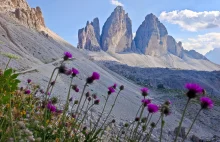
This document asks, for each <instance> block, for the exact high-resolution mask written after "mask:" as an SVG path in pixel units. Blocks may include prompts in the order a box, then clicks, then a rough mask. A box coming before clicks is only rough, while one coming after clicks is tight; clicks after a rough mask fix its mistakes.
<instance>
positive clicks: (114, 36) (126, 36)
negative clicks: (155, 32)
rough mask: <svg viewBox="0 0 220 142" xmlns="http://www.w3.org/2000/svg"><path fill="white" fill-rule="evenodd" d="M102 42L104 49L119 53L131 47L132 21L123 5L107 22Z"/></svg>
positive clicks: (103, 30) (116, 9) (117, 8)
mask: <svg viewBox="0 0 220 142" xmlns="http://www.w3.org/2000/svg"><path fill="white" fill-rule="evenodd" d="M100 43H101V44H100V45H101V47H102V50H104V51H110V52H116V53H119V52H123V51H126V50H129V49H131V43H132V23H131V19H130V18H129V17H128V14H126V13H125V11H124V10H123V8H122V7H121V6H118V7H116V8H115V10H114V12H113V13H112V14H111V16H110V17H109V18H108V19H107V21H106V22H105V24H104V26H103V29H102V35H101V40H100Z"/></svg>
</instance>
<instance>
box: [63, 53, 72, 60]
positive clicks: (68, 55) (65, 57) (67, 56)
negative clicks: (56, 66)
mask: <svg viewBox="0 0 220 142" xmlns="http://www.w3.org/2000/svg"><path fill="white" fill-rule="evenodd" d="M72 57H73V56H72V54H71V53H70V52H64V57H63V59H64V60H68V59H70V58H72Z"/></svg>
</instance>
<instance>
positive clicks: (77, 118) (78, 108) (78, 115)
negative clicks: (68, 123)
mask: <svg viewBox="0 0 220 142" xmlns="http://www.w3.org/2000/svg"><path fill="white" fill-rule="evenodd" d="M86 86H87V83H86V84H85V85H84V87H83V91H82V94H81V97H80V99H79V103H78V106H77V108H76V113H78V110H79V107H80V103H81V101H82V98H83V94H84V92H85V89H86ZM78 117H79V115H78V116H77V119H78ZM77 119H76V120H77Z"/></svg>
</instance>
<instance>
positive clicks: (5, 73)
mask: <svg viewBox="0 0 220 142" xmlns="http://www.w3.org/2000/svg"><path fill="white" fill-rule="evenodd" d="M12 72H13V70H12V69H7V70H6V71H5V72H4V77H9V76H11V74H12Z"/></svg>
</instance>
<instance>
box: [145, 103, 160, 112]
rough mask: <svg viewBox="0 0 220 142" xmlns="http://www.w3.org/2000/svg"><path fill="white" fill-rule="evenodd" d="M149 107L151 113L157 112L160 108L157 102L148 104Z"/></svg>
mask: <svg viewBox="0 0 220 142" xmlns="http://www.w3.org/2000/svg"><path fill="white" fill-rule="evenodd" d="M147 107H148V108H147V109H148V112H149V113H156V112H158V110H159V106H158V105H156V104H148V105H147Z"/></svg>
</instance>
